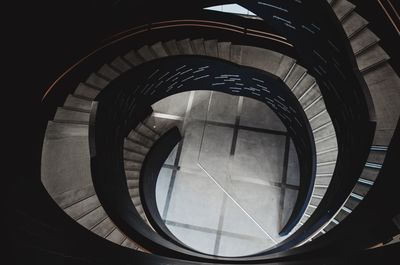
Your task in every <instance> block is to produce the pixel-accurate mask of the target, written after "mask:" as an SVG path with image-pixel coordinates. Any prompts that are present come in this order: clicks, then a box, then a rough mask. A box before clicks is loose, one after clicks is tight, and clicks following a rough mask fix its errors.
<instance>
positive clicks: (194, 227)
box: [163, 219, 263, 241]
mask: <svg viewBox="0 0 400 265" xmlns="http://www.w3.org/2000/svg"><path fill="white" fill-rule="evenodd" d="M163 221H164V222H165V224H166V225H169V226H175V227H180V228H185V229H189V230H194V231H199V232H203V233H208V234H217V232H218V230H217V229H213V228H209V227H203V226H198V225H191V224H185V223H181V222H177V221H171V220H168V219H167V220H164V219H163ZM220 232H221V235H222V236H226V237H231V238H237V239H244V240H256V241H258V240H263V238H260V237H255V236H250V235H245V234H239V233H234V232H229V231H225V230H221V231H220Z"/></svg>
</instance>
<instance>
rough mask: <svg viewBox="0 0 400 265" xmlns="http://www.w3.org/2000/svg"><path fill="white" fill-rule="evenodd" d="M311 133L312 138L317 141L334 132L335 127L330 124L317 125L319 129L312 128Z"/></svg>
mask: <svg viewBox="0 0 400 265" xmlns="http://www.w3.org/2000/svg"><path fill="white" fill-rule="evenodd" d="M313 134H314V140H315V141H317V140H319V139H322V138H325V137H327V136H329V135H332V134H335V128H334V127H333V125H332V124H326V125H323V126H321V127H319V129H318V128H317V129H313Z"/></svg>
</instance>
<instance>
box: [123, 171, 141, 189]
mask: <svg viewBox="0 0 400 265" xmlns="http://www.w3.org/2000/svg"><path fill="white" fill-rule="evenodd" d="M125 175H126V178H127V179H128V180H137V181H138V185H139V177H140V171H138V170H125ZM133 183H134V182H131V184H132V185H133Z"/></svg>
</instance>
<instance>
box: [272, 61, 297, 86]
mask: <svg viewBox="0 0 400 265" xmlns="http://www.w3.org/2000/svg"><path fill="white" fill-rule="evenodd" d="M295 64H296V60H294V59H293V58H290V57H288V56H285V55H284V56H282V58H281V61H280V63H279V66H278V68H277V69H276V71H275V75H276V76H279V77H280V78H281V79H282V80H284V79H285V77H286V75H287V74H288V73H289V70H290V69H291V68H292V66H294V65H295Z"/></svg>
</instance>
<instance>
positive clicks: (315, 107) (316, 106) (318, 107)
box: [304, 97, 326, 119]
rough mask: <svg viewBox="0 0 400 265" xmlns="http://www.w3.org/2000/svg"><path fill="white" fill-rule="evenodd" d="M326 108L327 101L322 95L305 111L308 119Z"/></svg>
mask: <svg viewBox="0 0 400 265" xmlns="http://www.w3.org/2000/svg"><path fill="white" fill-rule="evenodd" d="M324 110H326V106H325V102H324V99H323V98H322V97H320V98H319V99H318V100H317V101H315V102H313V103H312V105H310V106H308V107H307V108H306V109H305V110H304V111H305V113H306V115H307V117H308V119H312V118H314V117H315V116H316V115H318V114H320V113H321V112H322V111H324Z"/></svg>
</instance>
